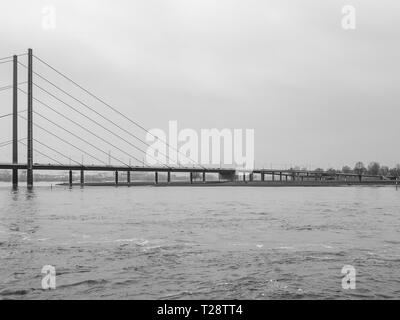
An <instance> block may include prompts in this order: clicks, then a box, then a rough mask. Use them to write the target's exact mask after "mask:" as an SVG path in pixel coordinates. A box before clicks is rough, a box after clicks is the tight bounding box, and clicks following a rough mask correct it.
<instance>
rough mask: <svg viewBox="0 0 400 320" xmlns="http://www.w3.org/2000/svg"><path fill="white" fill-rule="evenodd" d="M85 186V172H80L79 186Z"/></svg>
mask: <svg viewBox="0 0 400 320" xmlns="http://www.w3.org/2000/svg"><path fill="white" fill-rule="evenodd" d="M84 184H85V171H84V170H81V185H82V186H83V185H84Z"/></svg>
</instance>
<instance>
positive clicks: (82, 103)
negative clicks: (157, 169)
mask: <svg viewBox="0 0 400 320" xmlns="http://www.w3.org/2000/svg"><path fill="white" fill-rule="evenodd" d="M19 64H20V65H21V66H23V67H24V68H27V66H26V65H24V64H23V63H21V62H19ZM33 73H34V74H35V75H36V76H37V77H39V78H40V79H42V80H43V81H45V82H47V83H49V84H50V85H52V86H53V87H54V88H56V89H57V90H59V91H61V92H62V93H64V94H65V95H67V96H68V97H70V98H71V99H73V100H75V101H76V102H78V103H79V104H81V105H82V106H84V107H85V108H86V109H88V110H90V111H92V112H93V113H95V114H97V115H98V116H99V117H101V118H102V119H104V120H106V121H107V122H109V123H111V124H112V125H113V126H115V127H117V128H118V129H120V130H121V131H123V132H125V133H126V134H128V135H129V136H131V137H133V138H135V139H136V140H138V141H139V142H141V143H143V144H144V145H146V146H147V147H149V148H152V149H154V147H153V146H151V145H150V144H148V143H147V142H146V141H144V140H143V139H141V138H139V137H138V136H136V135H134V134H133V133H131V132H129V131H128V130H126V129H124V128H122V127H121V126H120V125H118V124H117V123H115V122H114V121H112V120H110V119H109V118H107V117H106V116H104V115H102V114H101V113H99V112H98V111H96V110H95V109H94V108H93V107H91V106H89V105H88V104H86V103H85V102H83V101H82V100H79V99H77V98H76V97H74V96H73V95H72V94H70V93H68V92H67V91H65V90H63V89H62V88H60V87H59V86H57V85H56V84H54V83H53V82H51V81H50V80H48V79H46V78H45V77H43V76H42V75H41V74H39V73H37V72H35V71H34V72H33ZM34 86H35V87H37V88H38V89H40V90H42V91H43V92H45V93H47V94H48V95H50V96H51V97H53V98H54V99H56V100H58V101H59V102H61V103H63V104H64V105H66V106H67V107H69V108H71V109H73V110H74V111H75V112H78V113H79V114H81V115H82V116H84V117H86V118H88V119H89V120H91V121H92V118H90V117H87V116H86V115H84V114H83V113H82V112H80V111H78V110H77V109H76V108H74V107H72V106H71V105H70V104H67V103H66V102H65V101H63V100H61V99H60V98H58V97H57V96H55V95H54V94H52V93H51V92H49V91H48V90H46V89H44V88H43V87H41V86H39V85H38V84H36V83H34ZM102 127H103V129H105V128H104V126H102ZM106 130H107V131H109V132H111V133H113V132H112V131H110V130H108V129H106ZM119 138H120V139H122V138H121V137H120V136H119ZM125 142H127V140H125ZM128 143H129V142H128ZM131 145H132V144H131ZM133 146H134V145H133ZM134 147H135V148H136V146H134ZM142 152H144V151H142ZM159 152H160V151H159ZM160 154H162V155H163V156H165V157H166V158H167V159H168V160H171V159H170V157H169V156H168V155H167V154H164V153H162V152H160ZM178 165H179V164H178Z"/></svg>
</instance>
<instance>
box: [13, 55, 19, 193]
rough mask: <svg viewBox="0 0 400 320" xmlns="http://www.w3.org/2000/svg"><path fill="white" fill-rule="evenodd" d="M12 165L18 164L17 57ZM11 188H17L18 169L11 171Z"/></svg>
mask: <svg viewBox="0 0 400 320" xmlns="http://www.w3.org/2000/svg"><path fill="white" fill-rule="evenodd" d="M12 152H13V157H12V160H13V161H12V163H13V164H18V56H13V146H12ZM12 184H13V188H17V187H18V169H13V170H12Z"/></svg>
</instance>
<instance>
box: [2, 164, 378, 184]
mask: <svg viewBox="0 0 400 320" xmlns="http://www.w3.org/2000/svg"><path fill="white" fill-rule="evenodd" d="M7 169H8V170H12V169H17V170H26V169H27V164H10V163H0V170H7ZM33 170H34V171H36V170H41V171H80V172H84V171H113V172H119V171H120V172H155V173H157V172H177V173H218V174H220V175H221V176H223V177H224V176H225V177H231V178H234V176H235V175H236V174H237V171H236V169H232V168H198V167H197V168H192V167H167V166H163V167H144V166H100V165H67V164H65V165H61V164H38V163H35V164H34V165H33ZM238 172H239V173H240V172H241V171H238ZM248 173H249V174H250V180H253V176H254V174H260V175H261V180H262V181H264V176H265V175H272V179H273V180H274V179H275V176H279V177H280V180H282V176H283V177H286V178H287V177H290V178H292V179H293V180H294V179H295V178H305V177H309V178H312V177H314V178H317V177H319V178H321V177H336V178H338V177H345V178H346V177H358V178H360V180H361V177H362V178H375V179H383V177H382V176H377V175H368V174H363V175H361V176H360V175H359V174H356V173H343V172H337V173H333V172H332V173H331V172H327V171H312V170H310V171H307V170H294V169H254V170H252V171H249V172H248ZM242 174H243V171H242Z"/></svg>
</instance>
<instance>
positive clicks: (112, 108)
mask: <svg viewBox="0 0 400 320" xmlns="http://www.w3.org/2000/svg"><path fill="white" fill-rule="evenodd" d="M34 57H35V59H37V60H38V61H40V62H41V63H43V64H44V65H46V66H47V67H48V68H50V69H51V70H53V71H54V72H56V73H57V74H58V75H60V76H61V77H63V78H64V79H66V80H68V81H69V82H71V83H72V84H74V85H75V86H76V87H78V88H79V89H81V90H82V91H84V92H85V93H86V94H88V95H89V96H91V97H92V98H94V99H95V100H97V101H98V102H100V103H102V104H103V105H105V106H106V107H108V108H109V109H110V110H112V111H114V112H115V113H117V114H118V115H120V116H121V117H123V118H124V119H126V120H127V121H129V122H130V123H132V124H133V125H135V126H136V127H138V128H140V129H141V130H143V131H144V132H146V133H147V134H149V135H151V136H152V137H153V138H156V139H159V138H158V137H156V136H154V135H153V134H152V133H151V132H150V131H149V130H147V129H146V128H145V127H143V126H142V125H140V124H139V123H138V122H136V121H134V120H132V119H131V118H129V117H128V116H126V115H125V114H123V113H122V112H120V111H118V110H117V109H116V108H114V107H112V106H111V105H110V104H108V103H107V102H105V101H104V100H102V99H100V98H99V97H98V96H96V95H95V94H93V93H91V92H90V91H89V90H87V89H85V88H83V87H82V86H81V85H79V84H78V83H76V82H75V81H73V80H72V79H71V78H69V77H68V76H66V75H65V74H63V73H62V72H60V71H58V70H57V69H55V68H54V67H52V66H51V65H50V64H48V63H47V62H45V61H44V60H42V59H41V58H39V57H38V56H36V55H35V56H34ZM61 90H62V89H61ZM92 111H93V112H96V113H97V111H95V110H92ZM159 140H160V141H161V142H162V143H164V144H165V145H166V146H167V147H169V148H171V149H173V150H174V151H176V152H178V153H179V154H181V155H182V156H184V157H185V158H186V159H188V160H190V162H192V163H193V164H194V165H196V166H200V167H201V168H203V169H206V168H205V167H203V166H202V165H201V164H199V163H197V162H196V161H194V160H192V159H191V158H190V157H188V156H186V155H185V154H183V153H182V152H180V151H179V150H178V149H176V148H174V147H172V146H170V145H169V144H168V143H167V142H166V141H163V140H162V139H159Z"/></svg>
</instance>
